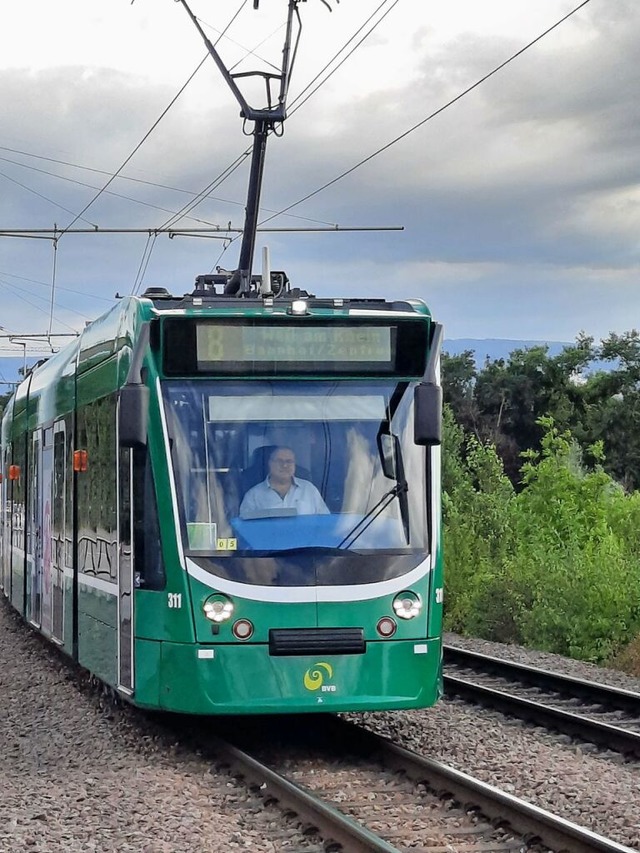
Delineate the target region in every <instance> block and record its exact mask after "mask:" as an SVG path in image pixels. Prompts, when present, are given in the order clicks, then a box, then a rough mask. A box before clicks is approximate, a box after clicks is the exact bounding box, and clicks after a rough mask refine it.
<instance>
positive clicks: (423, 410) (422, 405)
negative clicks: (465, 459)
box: [414, 382, 442, 447]
mask: <svg viewBox="0 0 640 853" xmlns="http://www.w3.org/2000/svg"><path fill="white" fill-rule="evenodd" d="M414 402H415V411H414V417H415V420H414V441H415V443H416V444H421V445H426V446H427V447H429V446H432V445H434V444H441V443H442V388H441V387H440V385H435V384H434V383H433V382H423V383H421V384H420V385H418V386H416V390H415V397H414Z"/></svg>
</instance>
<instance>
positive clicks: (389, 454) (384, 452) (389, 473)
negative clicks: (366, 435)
mask: <svg viewBox="0 0 640 853" xmlns="http://www.w3.org/2000/svg"><path fill="white" fill-rule="evenodd" d="M396 442H397V439H396V437H395V436H393V435H390V434H389V433H388V432H381V433H378V453H379V455H380V463H381V465H382V473H383V474H384V476H385V477H386V478H387V479H388V480H397V479H398V465H397V461H396V459H397V457H396Z"/></svg>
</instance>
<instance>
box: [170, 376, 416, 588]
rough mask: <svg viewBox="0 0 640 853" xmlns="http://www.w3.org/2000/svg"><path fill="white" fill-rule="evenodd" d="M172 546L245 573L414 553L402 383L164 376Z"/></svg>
mask: <svg viewBox="0 0 640 853" xmlns="http://www.w3.org/2000/svg"><path fill="white" fill-rule="evenodd" d="M163 389H164V402H165V411H166V415H167V424H168V432H169V441H170V447H171V456H172V464H173V469H174V474H175V480H176V486H177V497H178V511H179V516H180V524H181V533H182V541H183V547H184V551H185V553H186V554H187V556H189V558H190V559H192V560H194V561H195V562H196V563H197V564H198V565H199V566H201V567H202V568H203V569H205V570H206V571H208V572H211V573H212V574H213V575H217V576H220V577H225V578H230V579H233V580H237V581H241V582H245V583H257V584H265V583H268V584H276V585H289V584H293V585H309V584H340V583H371V582H373V581H379V580H384V579H388V578H392V577H398V576H401V575H403V574H405V573H407V572H409V571H411V569H413V568H415V567H416V566H417V565H418V564H419V563H420V562H422V561H423V560H424V558H425V554H426V549H427V542H428V535H427V511H426V493H427V489H426V471H425V451H424V448H423V447H419V446H416V445H415V443H414V440H413V428H414V427H413V384H412V383H408V382H397V381H394V380H373V381H372V380H367V381H340V382H333V381H306V380H302V381H301V380H295V381H292V380H289V381H284V380H265V381H256V380H254V381H244V382H243V381H230V380H229V381H225V380H223V381H220V380H216V381H213V380H209V379H198V380H184V379H182V380H180V381H177V380H167V381H165V382H164V383H163Z"/></svg>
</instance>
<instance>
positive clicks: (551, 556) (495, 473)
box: [444, 414, 640, 661]
mask: <svg viewBox="0 0 640 853" xmlns="http://www.w3.org/2000/svg"><path fill="white" fill-rule="evenodd" d="M450 419H451V415H450V414H448V415H447V418H446V419H445V453H446V454H447V453H448V454H451V455H452V458H451V459H450V460H449V461H448V463H447V464H448V469H445V482H444V489H445V503H444V505H445V536H446V538H445V547H446V550H445V561H446V584H447V585H446V594H447V605H446V620H447V627H448V628H449V629H451V630H456V631H462V632H464V633H468V634H472V635H475V636H481V637H485V638H487V639H492V640H498V641H501V642H517V643H523V644H525V645H530V646H533V647H535V648H538V649H543V650H547V651H552V652H556V653H559V654H565V655H569V656H572V657H577V658H580V659H584V660H592V661H605V660H607V659H609V658H610V657H611V656H612V655H614V654H615V653H616V652H617V650H619V649H620V648H622V647H623V646H624V645H625V644H627V643H629V642H630V641H631V640H632V639H633V638H634V636H636V635H638V634H640V571H639V568H640V567H639V559H640V558H639V557H638V554H639V553H640V551H639V548H638V546H639V545H640V495H639V494H637V493H636V494H632V495H628V494H625V492H624V490H623V489H622V488H621V487H620V485H618V484H617V483H616V482H615V481H614V480H613V479H612V478H611V477H610V476H609V475H608V474H607V473H606V472H605V471H604V470H603V468H602V466H601V463H602V461H603V452H602V443H599V444H596V445H594V446H591V447H590V448H589V455H590V458H591V459H594V460H597V464H596V465H595V467H594V468H593V469H592V470H586V469H585V466H584V464H583V461H582V453H581V450H580V447H579V446H578V444H577V442H576V441H575V440H574V439H573V438H572V436H571V434H570V433H569V432H568V431H566V430H560V429H559V428H558V426H557V425H556V424H555V422H554V420H553V419H552V418H550V417H544V418H539V419H538V422H537V426H538V428H539V429H540V431H541V434H542V439H541V443H540V449H539V450H537V451H536V450H530V451H528V452H527V453H526V454H525V461H524V463H523V465H522V467H521V472H520V477H521V488H520V490H519V491H518V492H517V493H516V492H515V491H514V489H513V487H512V486H511V484H510V482H509V480H508V478H507V477H506V476H505V475H504V472H503V470H502V464H501V462H500V459H499V457H498V456H497V453H496V451H495V448H494V447H493V446H492V445H490V444H489V443H484V444H482V443H481V442H479V441H478V439H477V438H475V437H467V438H466V439H465V438H464V436H463V435H462V434H461V432H460V430H459V427H457V426H456V425H455V423H453V424H452V423H451V422H450ZM456 430H458V431H457V432H456Z"/></svg>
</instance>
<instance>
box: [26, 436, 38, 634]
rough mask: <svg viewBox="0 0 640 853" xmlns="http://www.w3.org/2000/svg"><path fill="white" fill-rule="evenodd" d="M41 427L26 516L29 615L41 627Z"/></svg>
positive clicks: (33, 445) (35, 442)
mask: <svg viewBox="0 0 640 853" xmlns="http://www.w3.org/2000/svg"><path fill="white" fill-rule="evenodd" d="M41 479H42V430H39V429H37V430H35V432H34V433H33V436H32V440H31V455H30V457H29V476H28V480H27V482H28V483H29V484H30V491H29V512H28V518H27V524H28V530H27V567H26V568H27V576H26V585H27V600H26V606H25V614H26V618H27V619H28V620H29V622H31V624H32V625H35V626H36V627H37V628H39V627H40V623H41V620H42V484H41Z"/></svg>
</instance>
